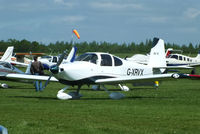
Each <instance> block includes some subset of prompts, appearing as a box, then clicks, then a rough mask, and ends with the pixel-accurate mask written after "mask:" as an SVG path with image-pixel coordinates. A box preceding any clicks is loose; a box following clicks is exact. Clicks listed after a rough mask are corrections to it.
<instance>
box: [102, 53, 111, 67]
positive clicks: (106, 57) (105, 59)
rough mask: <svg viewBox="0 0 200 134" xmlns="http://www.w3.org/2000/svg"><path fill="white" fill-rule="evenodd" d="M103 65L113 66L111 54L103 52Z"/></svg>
mask: <svg viewBox="0 0 200 134" xmlns="http://www.w3.org/2000/svg"><path fill="white" fill-rule="evenodd" d="M101 66H112V58H111V56H110V55H107V54H101Z"/></svg>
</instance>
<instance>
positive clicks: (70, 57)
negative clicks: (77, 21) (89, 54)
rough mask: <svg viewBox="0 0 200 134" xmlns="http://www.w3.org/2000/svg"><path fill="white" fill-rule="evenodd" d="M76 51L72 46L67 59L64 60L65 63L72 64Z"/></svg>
mask: <svg viewBox="0 0 200 134" xmlns="http://www.w3.org/2000/svg"><path fill="white" fill-rule="evenodd" d="M76 51H77V47H76V46H73V47H72V49H71V51H70V53H69V54H68V57H67V60H66V61H67V62H73V61H74V60H75V56H76Z"/></svg>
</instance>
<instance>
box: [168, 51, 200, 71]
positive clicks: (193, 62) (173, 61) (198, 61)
mask: <svg viewBox="0 0 200 134" xmlns="http://www.w3.org/2000/svg"><path fill="white" fill-rule="evenodd" d="M175 51H177V50H173V49H172V48H169V49H167V52H166V62H167V66H190V67H193V66H199V65H200V51H199V53H198V54H197V56H196V57H189V56H186V55H183V54H178V53H175V54H173V53H172V52H175Z"/></svg>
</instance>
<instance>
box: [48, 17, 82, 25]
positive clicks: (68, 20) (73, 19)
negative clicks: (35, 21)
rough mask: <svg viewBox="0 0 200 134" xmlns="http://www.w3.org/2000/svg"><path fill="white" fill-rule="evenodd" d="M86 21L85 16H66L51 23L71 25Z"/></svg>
mask: <svg viewBox="0 0 200 134" xmlns="http://www.w3.org/2000/svg"><path fill="white" fill-rule="evenodd" d="M84 20H85V16H64V17H60V18H56V19H54V20H53V21H51V22H52V23H70V24H72V23H73V24H74V23H78V22H81V21H84Z"/></svg>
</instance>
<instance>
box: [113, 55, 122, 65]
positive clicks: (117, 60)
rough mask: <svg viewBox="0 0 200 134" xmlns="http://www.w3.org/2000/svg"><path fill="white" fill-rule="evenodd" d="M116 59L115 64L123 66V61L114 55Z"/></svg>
mask: <svg viewBox="0 0 200 134" xmlns="http://www.w3.org/2000/svg"><path fill="white" fill-rule="evenodd" d="M114 61H115V66H121V65H122V61H121V60H120V59H119V58H117V57H115V56H114Z"/></svg>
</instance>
